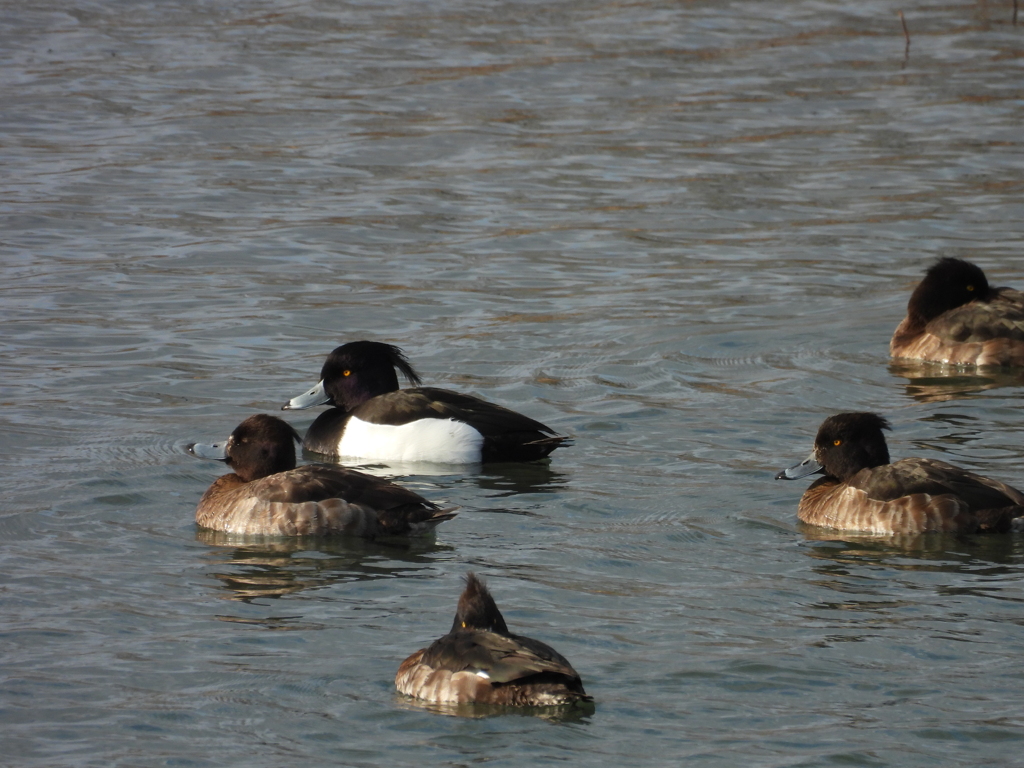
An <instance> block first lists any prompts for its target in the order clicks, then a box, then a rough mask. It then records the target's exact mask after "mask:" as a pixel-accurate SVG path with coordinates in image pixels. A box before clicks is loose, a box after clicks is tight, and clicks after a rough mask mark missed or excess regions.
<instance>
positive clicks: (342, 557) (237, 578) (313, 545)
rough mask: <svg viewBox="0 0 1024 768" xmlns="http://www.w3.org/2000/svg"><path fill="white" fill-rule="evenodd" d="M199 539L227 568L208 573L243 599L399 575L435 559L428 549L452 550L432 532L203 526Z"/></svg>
mask: <svg viewBox="0 0 1024 768" xmlns="http://www.w3.org/2000/svg"><path fill="white" fill-rule="evenodd" d="M196 541H200V542H202V543H204V544H208V545H210V546H212V547H216V548H217V549H216V550H214V551H213V552H211V553H210V554H209V555H208V556H207V560H208V561H210V562H211V563H213V564H214V565H215V566H219V567H221V568H229V570H215V571H210V572H209V574H208V575H209V576H212V577H213V578H215V579H217V580H219V581H220V583H221V584H220V586H221V588H222V589H223V590H225V592H226V594H223V595H222V596H223V597H225V598H227V599H229V600H242V601H251V600H254V599H257V598H264V597H265V598H280V597H283V596H285V595H287V594H291V593H293V592H299V591H301V590H304V589H312V588H318V587H324V586H327V585H330V584H334V583H336V582H344V581H362V580H372V579H381V578H391V577H394V576H400V575H404V574H405V572H406V571H407V570H409V567H410V566H421V565H427V564H431V563H433V562H434V559H433V558H432V557H428V555H433V554H436V553H438V552H451V551H453V550H452V547H450V546H447V545H444V544H438V543H437V542H436V541H435V540H433V538H432V537H428V536H421V537H415V538H410V539H402V540H395V541H393V542H392V541H368V540H366V539H358V538H345V537H334V538H318V537H302V538H296V539H281V538H272V537H260V536H245V535H240V534H231V533H223V532H221V531H211V530H207V529H199V530H197V531H196Z"/></svg>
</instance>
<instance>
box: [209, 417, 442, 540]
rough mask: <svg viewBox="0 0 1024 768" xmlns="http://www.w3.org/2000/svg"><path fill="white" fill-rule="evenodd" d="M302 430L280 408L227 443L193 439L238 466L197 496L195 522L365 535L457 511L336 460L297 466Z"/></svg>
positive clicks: (413, 531) (420, 525)
mask: <svg viewBox="0 0 1024 768" xmlns="http://www.w3.org/2000/svg"><path fill="white" fill-rule="evenodd" d="M298 440H299V434H298V433H297V432H296V431H295V429H294V428H293V427H292V426H291V425H290V424H288V423H286V422H284V421H282V420H281V419H279V418H277V417H276V416H268V415H266V414H262V413H261V414H257V415H255V416H250V417H249V418H247V419H246V420H245V421H243V422H242V423H241V424H239V425H238V427H237V428H236V429H235V431H234V432H232V433H231V436H230V437H229V438H228V439H227V440H226V441H225V442H222V443H214V444H212V445H203V444H200V443H196V444H194V445H191V446H189V451H190V452H191V453H192V454H193V455H195V456H198V457H199V458H203V459H216V460H218V461H225V462H227V464H228V466H229V467H231V468H232V469H233V470H234V472H233V473H231V474H229V475H224V476H222V477H220V478H218V479H217V480H215V481H214V483H213V485H211V486H210V487H209V489H207V491H206V493H204V494H203V497H202V498H201V499H200V500H199V506H198V508H197V509H196V523H198V524H199V525H200V526H202V527H204V528H210V529H213V530H215V531H224V532H226V533H239V534H262V535H269V536H330V535H347V536H359V537H362V538H370V539H372V538H378V537H390V536H415V535H423V534H428V533H430V532H431V531H433V529H434V528H435V527H436V526H437V525H438V524H439V523H443V522H444V521H445V520H451V519H452V518H453V517H455V512H454V511H452V509H441V508H439V507H438V506H437V505H436V504H433V503H431V502H429V501H427V500H426V499H424V498H423V497H422V496H420V495H419V494H417V493H414V492H412V491H410V490H408V489H406V488H403V487H401V486H400V485H396V484H395V483H391V482H388V481H387V480H382V479H381V478H379V477H374V476H372V475H367V474H364V473H362V472H357V471H355V470H353V469H345V468H344V467H339V466H337V465H334V464H308V465H306V466H302V467H298V468H296V466H295V443H296V442H297V441H298Z"/></svg>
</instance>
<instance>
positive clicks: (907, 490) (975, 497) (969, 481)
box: [848, 459, 1024, 512]
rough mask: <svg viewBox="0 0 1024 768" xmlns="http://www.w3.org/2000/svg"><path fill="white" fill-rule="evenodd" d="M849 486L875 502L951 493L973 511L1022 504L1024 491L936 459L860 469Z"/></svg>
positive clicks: (906, 460) (898, 462)
mask: <svg viewBox="0 0 1024 768" xmlns="http://www.w3.org/2000/svg"><path fill="white" fill-rule="evenodd" d="M848 485H850V486H851V487H853V488H859V489H860V490H863V491H864V492H865V493H866V494H867V495H868V497H869V498H871V499H874V500H876V501H893V500H895V499H898V498H900V497H902V496H908V495H910V494H914V493H927V494H930V495H932V496H939V495H942V494H947V493H948V494H953V495H954V496H957V497H959V498H961V499H963V500H964V501H966V502H967V504H968V505H969V506H970V508H971V510H972V511H974V512H977V511H979V510H982V509H998V508H1002V507H1009V506H1017V505H1022V504H1024V494H1022V493H1021V492H1020V491H1018V490H1017V489H1016V488H1012V487H1011V486H1009V485H1006V484H1005V483H1001V482H999V481H998V480H992V479H990V478H987V477H982V476H980V475H976V474H974V473H973V472H968V471H967V470H965V469H961V468H959V467H955V466H953V465H952V464H947V463H946V462H944V461H937V460H935V459H902V460H900V461H897V462H895V463H893V464H888V465H886V466H882V467H873V468H871V469H866V470H861V471H860V472H858V473H857V474H856V475H854V476H853V477H852V478H850V480H849V481H848Z"/></svg>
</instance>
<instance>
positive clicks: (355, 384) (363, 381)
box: [320, 341, 420, 411]
mask: <svg viewBox="0 0 1024 768" xmlns="http://www.w3.org/2000/svg"><path fill="white" fill-rule="evenodd" d="M396 369H397V370H399V371H401V372H402V374H403V375H404V376H405V378H406V379H408V380H409V382H410V383H412V384H419V383H420V377H419V374H417V373H416V371H415V370H414V369H413V367H412V365H410V363H409V361H408V360H407V359H406V358H405V354H404V353H403V352H402V350H401V349H399V348H398V347H396V346H394V345H393V344H385V343H383V342H380V341H352V342H349V343H348V344H343V345H341V346H340V347H338V348H337V349H335V350H334V351H333V352H331V354H329V355H328V356H327V360H326V361H325V362H324V366H323V368H322V369H320V380H321V381H322V382H323V385H324V390H325V391H326V393H327V394H328V395H329V396H330V398H331V400H330V402H331V403H332V404H333V405H335V406H336V407H338V408H343V409H344V410H346V411H351V410H352V409H353V408H355V407H356V406H358V405H360V404H361V403H364V402H366V401H367V400H369V399H370V398H371V397H376V396H377V395H383V394H385V393H387V392H394V391H395V390H396V389H398V374H397V373H396V372H395V370H396Z"/></svg>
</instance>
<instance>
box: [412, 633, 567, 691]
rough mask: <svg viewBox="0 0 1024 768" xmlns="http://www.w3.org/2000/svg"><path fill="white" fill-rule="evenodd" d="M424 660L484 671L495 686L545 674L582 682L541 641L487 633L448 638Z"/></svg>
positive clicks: (435, 645) (437, 665) (453, 668)
mask: <svg viewBox="0 0 1024 768" xmlns="http://www.w3.org/2000/svg"><path fill="white" fill-rule="evenodd" d="M422 661H423V663H425V664H427V665H429V666H430V667H432V668H434V669H439V668H440V669H447V670H449V671H451V672H462V671H465V670H469V671H483V672H485V673H487V675H488V677H489V678H490V679H491V681H492V682H495V683H510V682H513V681H516V680H522V679H523V678H527V677H531V676H534V675H542V674H554V675H559V676H564V677H568V678H571V679H573V680H578V679H579V675H578V674H577V673H576V670H574V669H573V668H572V665H570V664H569V662H568V661H566V659H565V658H564V657H563V656H561V655H560V654H559V653H558V652H557V651H555V650H554V649H553V648H551V647H550V646H548V645H545V644H544V643H542V642H540V641H539V640H533V639H531V638H528V637H520V636H517V635H510V636H505V635H499V634H497V633H495V632H487V631H465V632H453V633H451V634H448V635H445V636H444V637H442V638H440V639H439V640H435V641H434V643H433V644H431V645H430V647H429V648H427V649H426V651H424V653H423V659H422Z"/></svg>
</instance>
